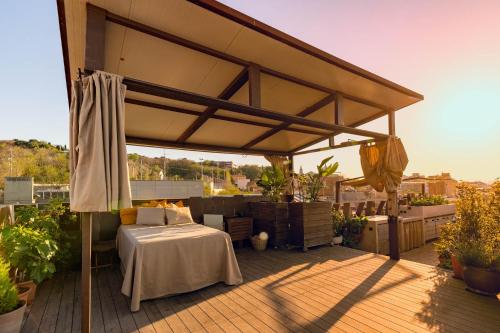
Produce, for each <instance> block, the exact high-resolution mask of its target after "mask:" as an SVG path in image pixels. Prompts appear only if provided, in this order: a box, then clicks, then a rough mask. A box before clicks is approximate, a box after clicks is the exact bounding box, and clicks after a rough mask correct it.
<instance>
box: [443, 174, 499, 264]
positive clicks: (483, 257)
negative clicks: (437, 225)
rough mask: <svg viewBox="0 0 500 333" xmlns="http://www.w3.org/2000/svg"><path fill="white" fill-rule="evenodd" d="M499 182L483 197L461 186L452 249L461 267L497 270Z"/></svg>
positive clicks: (473, 190)
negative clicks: (495, 268) (468, 266)
mask: <svg viewBox="0 0 500 333" xmlns="http://www.w3.org/2000/svg"><path fill="white" fill-rule="evenodd" d="M499 208H500V181H496V182H495V183H494V184H493V185H492V187H491V190H490V191H489V192H488V193H486V194H484V193H482V192H480V191H479V190H478V189H477V188H475V187H473V186H471V185H467V184H460V185H459V186H458V201H457V213H456V217H457V218H456V227H455V228H456V229H454V234H453V236H454V237H455V239H454V240H455V244H454V249H453V250H452V251H453V253H454V254H456V256H457V259H458V260H459V261H460V262H461V263H462V264H463V265H470V266H477V267H483V268H489V267H493V266H494V267H496V266H497V263H498V262H499V261H500V209H499Z"/></svg>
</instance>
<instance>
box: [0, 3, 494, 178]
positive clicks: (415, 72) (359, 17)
mask: <svg viewBox="0 0 500 333" xmlns="http://www.w3.org/2000/svg"><path fill="white" fill-rule="evenodd" d="M222 2H224V3H225V4H227V5H229V6H231V7H233V8H235V9H237V10H239V11H242V12H244V13H245V14H247V15H250V16H252V17H254V18H256V19H258V20H260V21H263V22H264V23H266V24H269V25H271V26H273V27H275V28H277V29H280V30H282V31H284V32H286V33H288V34H290V35H292V36H294V37H297V38H299V39H301V40H303V41H305V42H307V43H309V44H311V45H314V46H316V47H318V48H320V49H322V50H324V51H326V52H329V53H331V54H333V55H335V56H337V57H340V58H341V59H344V60H346V61H349V62H351V63H353V64H355V65H357V66H360V67H362V68H364V69H366V70H369V71H371V72H373V73H376V74H377V75H380V76H382V77H384V78H386V79H389V80H391V81H394V82H396V83H398V84H401V85H403V86H405V87H407V88H410V89H412V90H414V91H417V92H419V93H421V94H423V95H424V96H425V100H424V101H422V102H420V103H417V104H415V105H413V106H410V107H407V108H405V109H402V110H400V111H398V112H397V113H396V134H397V135H398V136H399V137H401V139H402V141H403V143H404V145H405V148H406V151H407V153H408V156H409V159H410V163H409V164H408V167H407V169H406V172H405V173H406V174H410V173H412V172H420V173H423V174H425V175H432V174H437V173H441V172H451V173H452V175H453V176H454V177H455V178H457V179H460V180H482V181H492V180H494V179H495V178H497V177H500V129H499V127H500V42H499V41H500V19H498V17H499V14H500V1H495V0H493V1H473V0H470V1H460V0H449V1H446V0H441V1H434V0H416V1H410V0H407V1H398V0H349V1H347V0H345V1H333V0H315V1H307V0H238V1H236V0H224V1H222ZM0 6H1V7H0V45H1V48H0V73H1V76H0V78H1V79H0V140H2V139H13V138H18V139H30V138H36V139H40V140H46V141H50V142H52V143H54V144H67V143H68V102H67V96H66V87H65V78H64V66H63V60H62V51H61V45H60V36H59V27H58V20H57V10H56V5H55V1H52V0H38V1H37V0H32V1H28V0H25V1H16V0H6V1H2V2H1V4H0ZM363 128H365V129H370V130H375V131H381V132H386V131H387V120H386V119H385V118H381V119H379V120H377V121H374V122H372V123H370V124H367V125H365V126H363ZM340 138H342V136H340ZM128 150H129V152H137V153H142V154H146V155H149V156H163V154H165V155H166V156H167V157H169V158H181V157H186V158H190V159H193V160H200V159H213V160H232V161H234V162H235V163H236V164H246V163H258V164H265V163H266V162H265V161H264V159H263V158H260V157H253V156H241V155H222V154H208V153H196V152H186V151H179V150H164V149H146V148H138V147H129V148H128ZM332 154H333V155H334V156H335V157H334V158H335V160H337V161H339V163H340V168H339V171H340V172H342V173H344V174H346V175H347V176H352V177H356V176H360V175H361V169H360V166H359V155H358V148H348V149H342V150H333V151H329V152H322V153H317V154H311V155H302V156H297V157H296V159H295V167H296V168H297V169H298V168H299V167H300V166H302V167H303V169H304V171H309V170H313V169H314V168H315V165H316V164H318V163H319V162H320V161H321V159H322V158H324V157H326V156H329V155H332ZM1 158H6V157H5V156H0V159H1Z"/></svg>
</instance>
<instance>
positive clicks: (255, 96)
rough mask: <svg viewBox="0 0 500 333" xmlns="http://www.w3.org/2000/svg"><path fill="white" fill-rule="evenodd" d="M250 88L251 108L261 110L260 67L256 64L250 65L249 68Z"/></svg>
mask: <svg viewBox="0 0 500 333" xmlns="http://www.w3.org/2000/svg"><path fill="white" fill-rule="evenodd" d="M248 87H249V89H250V90H249V102H250V106H254V107H256V108H260V107H261V100H260V97H261V96H260V67H259V66H258V65H256V64H250V66H249V67H248Z"/></svg>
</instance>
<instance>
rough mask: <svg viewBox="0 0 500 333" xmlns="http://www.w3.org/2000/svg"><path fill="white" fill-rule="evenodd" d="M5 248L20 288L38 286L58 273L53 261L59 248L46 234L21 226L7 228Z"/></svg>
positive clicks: (3, 242) (31, 296)
mask: <svg viewBox="0 0 500 333" xmlns="http://www.w3.org/2000/svg"><path fill="white" fill-rule="evenodd" d="M2 247H3V251H4V253H5V255H6V257H7V258H8V260H9V262H10V263H11V265H12V266H14V268H15V270H14V272H15V273H14V276H15V279H16V280H17V281H20V282H21V283H20V284H19V285H18V287H22V286H28V287H29V286H31V285H34V284H35V283H36V284H38V283H40V282H42V281H43V280H45V279H46V278H50V277H51V276H52V274H53V273H54V272H55V265H54V263H53V259H54V257H55V255H56V253H57V249H58V247H57V244H56V242H55V241H54V240H53V239H52V237H51V235H50V234H49V233H48V232H47V231H43V230H36V229H32V228H29V227H25V226H23V225H20V224H15V225H12V226H7V227H4V228H3V230H2ZM23 282H24V283H23ZM34 287H36V285H35V286H33V287H32V290H30V295H29V296H28V301H32V299H33V297H34V295H33V293H34V292H35V290H34Z"/></svg>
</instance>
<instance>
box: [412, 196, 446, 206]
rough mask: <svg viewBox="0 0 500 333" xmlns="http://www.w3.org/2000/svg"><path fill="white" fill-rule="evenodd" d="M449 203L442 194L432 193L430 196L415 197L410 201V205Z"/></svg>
mask: <svg viewBox="0 0 500 333" xmlns="http://www.w3.org/2000/svg"><path fill="white" fill-rule="evenodd" d="M447 203H448V200H446V199H445V198H444V197H442V196H440V195H431V196H430V197H418V198H413V199H411V201H410V206H437V205H445V204H447Z"/></svg>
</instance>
